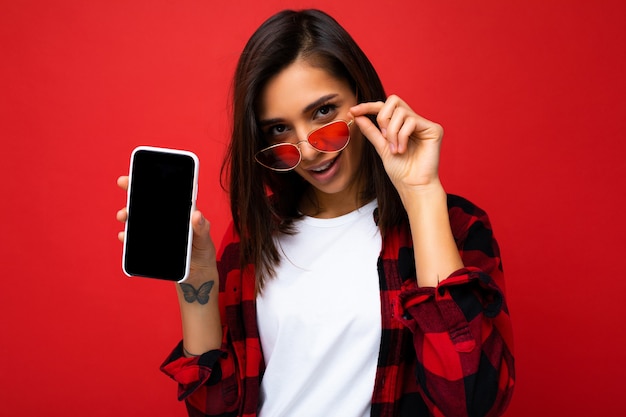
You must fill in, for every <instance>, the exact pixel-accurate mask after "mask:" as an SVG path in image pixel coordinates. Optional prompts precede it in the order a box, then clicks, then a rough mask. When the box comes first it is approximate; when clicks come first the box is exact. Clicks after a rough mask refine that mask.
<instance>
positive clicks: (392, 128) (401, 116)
mask: <svg viewBox="0 0 626 417" xmlns="http://www.w3.org/2000/svg"><path fill="white" fill-rule="evenodd" d="M389 111H390V109H389V108H387V107H385V108H383V109H382V110H381V112H380V113H378V117H379V118H380V119H383V118H384V119H386V120H387V121H386V123H387V128H386V132H385V133H384V135H385V138H387V141H388V142H389V149H391V152H393V153H396V152H397V153H401V151H400V146H401V143H400V137H399V134H400V131H401V130H402V128H403V126H404V124H405V123H406V121H407V111H406V109H405V108H402V107H394V108H393V110H392V111H393V112H392V113H391V114H389V113H388V112H389ZM387 115H389V116H387ZM403 145H406V142H405V143H404V144H403ZM405 148H406V146H405Z"/></svg>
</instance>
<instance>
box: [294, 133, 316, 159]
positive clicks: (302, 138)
mask: <svg viewBox="0 0 626 417" xmlns="http://www.w3.org/2000/svg"><path fill="white" fill-rule="evenodd" d="M308 135H309V131H308V130H304V129H303V130H302V131H299V132H298V143H297V145H298V148H299V149H300V154H301V155H302V159H303V160H307V161H312V160H313V159H315V158H316V157H317V154H319V151H318V150H317V149H315V148H314V147H313V146H311V144H310V143H309V141H308V140H307V136H308Z"/></svg>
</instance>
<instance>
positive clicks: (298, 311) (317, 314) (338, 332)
mask: <svg viewBox="0 0 626 417" xmlns="http://www.w3.org/2000/svg"><path fill="white" fill-rule="evenodd" d="M375 208H376V201H375V200H374V201H372V202H371V203H369V204H367V205H365V206H363V207H361V208H360V209H359V210H356V211H354V212H351V213H348V214H346V215H344V216H340V217H337V218H333V219H317V218H312V217H304V218H302V219H299V220H297V221H296V222H295V230H296V234H294V235H284V236H281V237H280V238H279V239H278V245H279V246H278V248H279V251H282V254H283V256H282V260H281V263H280V265H279V267H278V268H277V271H276V272H277V273H276V278H273V279H268V280H267V281H266V283H265V288H264V290H263V293H262V294H261V295H259V296H258V297H257V317H258V318H257V320H258V325H259V332H260V337H261V345H262V347H263V355H264V358H265V363H266V370H265V374H264V375H263V380H262V383H261V402H260V404H261V405H260V410H259V415H260V416H261V417H320V416H324V417H333V416H337V417H366V416H369V415H370V407H371V400H372V392H373V390H374V379H375V376H376V365H377V360H378V352H379V347H380V338H381V315H380V290H379V282H378V273H377V261H378V256H379V254H380V249H381V245H382V240H381V236H380V233H379V230H378V227H377V226H376V224H375V222H374V218H373V214H372V213H373V211H374V209H375Z"/></svg>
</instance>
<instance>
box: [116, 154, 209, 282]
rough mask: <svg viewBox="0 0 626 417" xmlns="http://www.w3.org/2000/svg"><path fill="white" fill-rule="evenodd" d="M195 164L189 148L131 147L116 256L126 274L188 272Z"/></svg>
mask: <svg viewBox="0 0 626 417" xmlns="http://www.w3.org/2000/svg"><path fill="white" fill-rule="evenodd" d="M198 165H199V162H198V157H197V156H196V155H195V154H193V153H192V152H189V151H181V150H177V149H166V148H156V147H151V146H140V147H138V148H135V149H134V150H133V152H132V154H131V158H130V172H129V182H128V201H127V206H126V207H127V209H128V218H127V220H126V227H125V230H126V233H125V238H124V253H123V255H122V264H123V270H124V273H125V274H126V275H128V276H137V277H146V278H158V279H164V280H170V281H182V280H184V279H185V278H187V276H188V275H189V263H190V259H191V242H192V238H193V230H192V228H191V215H192V213H193V211H194V210H195V207H196V196H197V190H198V168H199V167H198Z"/></svg>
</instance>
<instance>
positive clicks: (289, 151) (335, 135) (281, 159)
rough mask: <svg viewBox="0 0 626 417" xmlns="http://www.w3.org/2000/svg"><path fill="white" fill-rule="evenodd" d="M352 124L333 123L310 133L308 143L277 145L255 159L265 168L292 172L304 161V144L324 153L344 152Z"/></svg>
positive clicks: (260, 153) (257, 155)
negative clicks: (301, 145) (301, 146)
mask: <svg viewBox="0 0 626 417" xmlns="http://www.w3.org/2000/svg"><path fill="white" fill-rule="evenodd" d="M352 122H353V120H350V121H349V122H346V121H345V120H335V121H332V122H330V123H327V124H325V125H324V126H320V127H318V128H317V129H315V130H312V131H311V132H309V134H308V135H307V136H306V141H304V140H302V141H300V142H298V143H288V142H283V143H277V144H275V145H272V146H268V147H267V148H265V149H261V150H260V151H259V152H257V153H256V155H255V156H254V158H255V159H256V161H257V162H258V163H259V164H261V165H263V166H264V167H265V168H269V169H271V170H274V171H279V172H286V171H291V170H292V169H294V168H295V167H297V166H298V164H299V163H300V161H301V160H302V153H301V152H300V146H299V145H300V144H301V143H302V142H308V143H309V145H311V146H312V147H313V149H315V150H317V151H319V152H324V153H332V152H339V151H342V150H344V149H345V147H346V146H348V142H350V126H351V125H352Z"/></svg>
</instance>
